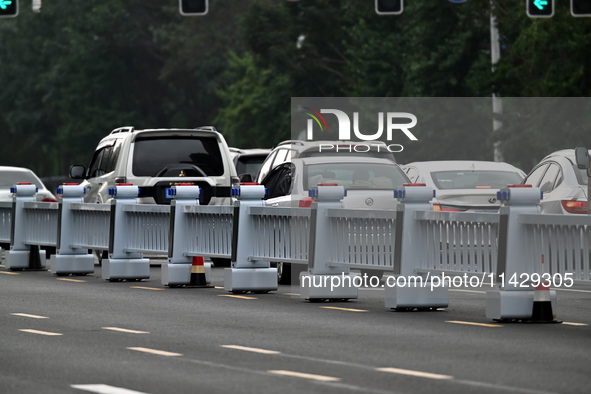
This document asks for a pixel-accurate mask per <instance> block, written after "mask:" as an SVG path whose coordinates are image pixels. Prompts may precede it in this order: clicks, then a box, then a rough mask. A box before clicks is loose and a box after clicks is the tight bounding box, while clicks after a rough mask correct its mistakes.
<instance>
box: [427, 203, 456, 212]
mask: <svg viewBox="0 0 591 394" xmlns="http://www.w3.org/2000/svg"><path fill="white" fill-rule="evenodd" d="M433 210H434V211H437V212H462V209H456V208H446V207H444V206H443V205H441V204H433Z"/></svg>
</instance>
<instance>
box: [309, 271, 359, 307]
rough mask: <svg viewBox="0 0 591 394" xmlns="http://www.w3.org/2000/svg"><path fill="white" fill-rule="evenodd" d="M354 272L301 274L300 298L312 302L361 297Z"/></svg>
mask: <svg viewBox="0 0 591 394" xmlns="http://www.w3.org/2000/svg"><path fill="white" fill-rule="evenodd" d="M355 277H356V275H354V274H350V273H349V274H345V273H340V274H334V275H322V274H310V273H308V272H302V273H301V274H300V298H303V299H305V300H309V301H310V302H318V301H325V300H343V301H346V300H350V299H357V298H358V297H359V289H358V288H357V287H356V286H355V285H354V284H355V281H354V278H355Z"/></svg>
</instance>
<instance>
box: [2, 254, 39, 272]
mask: <svg viewBox="0 0 591 394" xmlns="http://www.w3.org/2000/svg"><path fill="white" fill-rule="evenodd" d="M30 253H31V252H29V251H28V250H7V251H5V252H4V260H5V264H4V265H5V266H6V268H8V269H10V270H12V271H19V270H24V269H29V255H30ZM39 260H40V263H41V266H40V267H38V268H33V269H40V270H45V269H46V267H45V261H46V256H45V251H44V250H39Z"/></svg>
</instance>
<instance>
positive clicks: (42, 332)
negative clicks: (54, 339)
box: [19, 328, 64, 336]
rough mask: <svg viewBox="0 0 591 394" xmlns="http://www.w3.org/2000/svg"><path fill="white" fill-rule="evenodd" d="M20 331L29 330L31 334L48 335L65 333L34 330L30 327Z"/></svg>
mask: <svg viewBox="0 0 591 394" xmlns="http://www.w3.org/2000/svg"><path fill="white" fill-rule="evenodd" d="M19 331H22V332H28V333H29V334H38V335H47V336H58V335H64V334H60V333H59V332H49V331H39V330H32V329H30V328H22V329H19Z"/></svg>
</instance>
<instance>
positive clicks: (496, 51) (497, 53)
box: [490, 0, 504, 161]
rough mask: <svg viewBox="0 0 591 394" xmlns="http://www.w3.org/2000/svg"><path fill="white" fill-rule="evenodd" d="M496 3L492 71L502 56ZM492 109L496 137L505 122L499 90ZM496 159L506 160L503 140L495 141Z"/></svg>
mask: <svg viewBox="0 0 591 394" xmlns="http://www.w3.org/2000/svg"><path fill="white" fill-rule="evenodd" d="M493 9H494V5H493V2H492V0H491V2H490V62H491V69H492V72H495V70H496V68H497V63H498V61H499V59H500V58H501V47H500V44H499V29H498V28H497V18H496V17H495V15H494V14H493ZM492 110H493V136H494V137H496V134H497V132H498V130H499V129H500V128H501V127H502V125H503V123H502V122H501V120H500V119H499V117H500V116H501V114H502V113H503V102H502V101H501V97H500V96H499V95H498V93H497V92H495V91H493V94H492ZM493 146H494V154H493V158H494V161H504V158H503V152H501V141H496V140H495V141H494V143H493Z"/></svg>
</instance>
